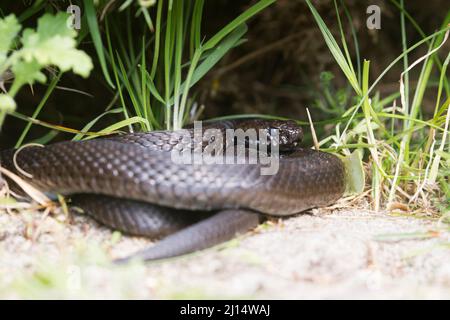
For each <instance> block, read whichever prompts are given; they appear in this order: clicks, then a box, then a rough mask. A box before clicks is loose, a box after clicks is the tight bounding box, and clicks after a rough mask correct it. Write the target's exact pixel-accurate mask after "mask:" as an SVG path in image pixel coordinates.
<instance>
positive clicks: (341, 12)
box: [0, 0, 450, 213]
mask: <svg viewBox="0 0 450 320" xmlns="http://www.w3.org/2000/svg"><path fill="white" fill-rule="evenodd" d="M305 1H306V3H307V5H308V7H309V8H310V10H311V13H312V16H313V17H314V19H315V21H316V22H317V25H318V27H319V28H320V31H321V32H322V35H323V37H324V41H325V43H326V44H327V46H328V48H329V50H330V53H331V55H332V56H333V57H334V59H335V61H336V63H337V64H338V65H339V67H340V69H341V70H342V73H343V75H344V76H345V78H346V80H347V86H346V87H342V88H339V89H336V88H335V86H336V85H335V84H334V81H333V77H334V76H333V75H332V74H331V73H328V72H324V73H323V74H322V77H321V89H322V91H321V92H319V93H315V95H316V97H317V98H316V99H315V100H314V103H313V105H314V106H315V107H317V108H319V109H320V110H321V111H322V112H323V113H324V114H325V115H327V116H329V118H330V119H327V120H326V121H319V122H316V123H314V126H315V128H316V129H317V130H318V132H320V133H322V132H324V131H323V130H322V128H323V127H324V126H325V125H326V124H330V123H331V124H334V125H335V132H334V133H333V134H331V135H330V134H328V135H326V136H321V138H322V140H321V141H320V142H319V144H320V145H321V147H322V148H323V149H324V150H327V151H330V152H337V153H340V154H342V155H350V154H351V153H352V151H354V150H357V151H358V152H359V154H360V155H361V157H362V159H364V162H365V163H366V168H367V169H368V176H369V181H368V182H369V184H370V185H368V186H367V187H368V188H367V190H368V195H369V199H370V201H371V204H372V208H373V209H375V210H379V209H384V208H387V209H396V210H397V209H399V208H402V209H405V204H406V205H407V206H408V207H407V209H406V210H408V211H416V210H417V212H419V211H420V212H431V213H435V212H441V213H443V212H448V210H449V209H450V203H449V199H450V185H449V179H448V177H449V171H450V153H449V145H450V142H449V140H450V139H448V133H449V118H450V112H449V108H448V106H449V104H450V98H449V97H450V86H449V83H448V77H447V76H446V72H447V67H448V64H449V62H450V54H447V55H446V56H444V57H443V58H442V50H441V47H442V46H443V45H444V43H445V42H446V41H447V37H448V32H449V27H448V24H449V22H450V12H449V13H448V14H447V16H446V18H445V20H444V21H443V22H442V28H441V29H440V30H438V31H436V32H434V33H433V34H430V35H425V34H424V32H423V31H422V30H421V28H420V26H419V25H418V23H417V22H416V21H415V20H414V18H413V17H412V16H411V15H410V14H409V13H408V12H407V11H406V9H405V7H404V3H403V0H399V1H397V0H391V3H392V4H393V5H394V7H396V8H397V9H398V11H399V12H400V15H401V21H400V28H399V30H400V33H401V34H400V38H401V45H402V47H403V52H402V53H401V54H400V55H399V56H398V57H397V58H396V59H395V60H394V61H392V63H391V64H389V65H388V66H387V67H386V68H385V69H384V70H383V72H382V73H381V74H379V75H371V70H370V65H371V63H370V61H366V60H364V61H361V58H360V55H361V54H360V52H359V45H358V36H357V34H356V31H355V29H354V28H353V21H352V17H351V15H350V13H349V11H348V10H347V8H346V7H345V2H344V1H336V0H335V1H334V4H335V8H336V14H337V15H336V22H337V24H338V26H339V29H338V30H339V31H340V34H339V36H340V39H339V40H340V43H339V40H336V38H335V36H333V32H332V31H331V30H330V29H329V27H328V26H327V24H326V23H325V22H324V20H323V18H322V17H321V16H320V14H319V13H318V11H317V10H316V9H315V7H314V5H313V4H312V2H311V1H309V0H305ZM274 2H275V0H259V1H254V2H253V5H251V6H249V7H248V9H247V10H245V11H244V12H243V13H241V14H239V15H237V16H236V17H235V18H234V19H233V20H231V21H229V22H228V23H227V24H225V25H224V26H223V27H222V28H220V29H219V30H218V31H215V32H212V33H211V32H209V33H208V34H210V35H208V36H206V34H207V33H206V32H204V31H203V29H202V27H203V28H204V26H205V23H206V22H205V21H203V20H204V19H203V17H204V15H205V11H204V7H205V1H204V0H192V1H178V0H169V1H132V0H126V1H123V2H122V3H121V4H120V6H117V3H115V4H116V6H115V7H114V1H107V0H99V1H94V2H93V1H89V0H84V1H83V11H84V14H83V17H82V25H83V26H84V27H83V28H82V29H81V30H80V32H78V33H77V32H75V30H73V29H71V28H67V27H65V25H66V24H67V23H68V18H69V16H68V15H67V14H65V13H61V12H59V13H56V11H58V10H54V8H52V7H51V6H50V5H49V3H48V2H47V1H43V0H37V1H35V2H34V3H33V5H31V6H30V7H29V8H28V9H26V10H25V11H24V12H21V13H20V14H18V15H17V17H16V16H15V15H13V14H3V15H2V18H1V20H0V75H1V79H0V80H1V82H0V84H2V86H4V82H7V81H6V80H9V82H11V84H8V85H7V86H6V87H7V88H8V89H7V90H6V92H4V93H2V94H0V125H1V123H3V121H4V118H5V115H6V114H9V115H11V116H13V117H16V118H19V119H22V120H25V121H27V126H26V127H25V128H24V130H23V132H22V134H21V135H20V136H19V137H18V139H17V142H16V147H20V146H21V145H23V144H24V143H26V142H28V139H27V134H28V132H29V130H30V127H31V126H32V125H36V124H37V125H40V126H45V127H47V128H49V129H50V130H51V132H55V131H64V132H68V133H72V134H73V139H75V140H78V139H88V138H91V137H94V136H97V135H101V134H108V133H111V132H114V131H117V130H142V131H146V130H154V129H169V130H171V129H179V128H181V127H182V126H183V125H184V124H186V123H188V122H190V121H192V120H194V119H197V118H198V117H200V116H201V113H202V108H201V107H199V105H198V103H197V94H198V91H196V90H193V87H194V86H195V85H196V84H197V83H198V82H199V81H200V80H201V79H202V78H203V77H204V76H205V75H206V74H207V73H208V72H209V71H210V70H211V69H212V68H213V67H214V66H216V65H217V64H218V63H219V62H220V61H221V59H222V58H223V57H224V56H225V55H226V54H227V53H229V52H230V50H232V49H233V48H235V47H237V46H240V45H241V44H242V43H244V42H245V41H246V40H245V39H244V36H245V34H246V32H247V25H246V22H247V21H248V20H249V19H250V18H252V17H255V16H256V15H258V14H259V13H260V12H261V11H263V10H265V9H267V7H269V6H270V5H271V4H273V3H274ZM44 10H46V11H47V12H46V13H43V12H44ZM48 11H50V12H48ZM52 11H53V12H52ZM59 11H61V10H59ZM36 15H41V17H40V18H39V20H38V23H37V27H36V28H35V29H33V28H27V29H25V30H24V31H23V32H20V31H21V29H22V27H21V24H29V23H28V22H29V20H30V19H31V17H36ZM343 18H344V19H343ZM136 20H137V21H139V27H140V28H139V32H136V30H135V29H136V28H135V27H136V26H135V24H134V23H133V21H134V22H135V21H136ZM346 24H349V25H350V26H351V30H352V33H353V34H352V40H353V41H352V44H348V43H347V42H346V36H345V33H344V26H345V25H346ZM407 24H411V25H412V26H413V27H414V28H415V30H416V31H417V33H418V34H420V35H421V37H422V40H421V41H419V42H417V43H415V44H413V45H408V44H407V31H406V30H407V28H406V25H407ZM85 42H90V43H92V44H93V47H94V48H95V54H94V52H91V53H90V57H89V56H88V55H87V54H86V53H85V52H83V51H82V50H80V49H77V48H76V47H77V45H80V44H82V43H85ZM424 46H425V47H427V48H428V53H427V54H425V55H423V56H422V57H421V58H420V59H418V60H416V61H413V62H411V61H409V55H410V54H411V53H412V52H414V51H415V50H417V49H418V48H421V47H424ZM92 61H94V63H95V65H97V66H99V70H101V74H102V81H103V82H104V84H105V86H106V88H107V90H109V91H110V93H111V99H110V101H109V103H107V104H106V105H105V106H104V112H103V113H102V114H100V115H98V116H97V117H95V118H94V119H89V121H86V122H85V124H84V127H83V128H80V129H73V128H68V127H64V126H57V125H55V124H50V123H46V122H43V121H40V120H38V119H37V118H38V117H39V114H41V112H42V111H43V110H45V106H46V102H47V100H48V98H49V97H50V96H51V95H52V93H53V91H54V90H55V88H56V87H57V85H58V83H59V81H60V79H61V74H62V73H63V72H66V71H72V72H73V73H75V74H79V75H82V76H83V77H87V76H88V75H89V73H90V71H91V69H92V67H93V62H92ZM401 63H403V72H401V74H399V75H398V78H399V80H400V86H399V89H398V91H397V92H394V93H391V94H389V95H387V96H383V95H382V94H381V93H380V92H378V91H376V90H377V85H379V84H380V83H382V81H383V79H384V76H385V75H386V73H387V72H388V71H389V70H391V69H392V68H393V67H394V66H398V65H399V64H401ZM55 67H56V68H57V70H58V71H57V72H55V71H54V69H53V68H55ZM419 68H420V72H419V75H418V79H417V81H415V82H414V83H413V82H412V80H411V77H410V72H412V71H415V70H417V69H419ZM46 70H47V71H46ZM49 71H52V72H49ZM375 76H376V78H375V80H374V81H371V79H372V78H374V77H375ZM48 78H50V79H48ZM11 79H12V80H11ZM47 80H49V81H47ZM36 81H37V82H41V83H44V82H47V84H48V87H47V91H46V93H45V95H44V96H43V97H42V99H41V101H40V103H39V104H38V105H37V106H36V108H35V110H34V112H33V114H32V115H31V116H27V115H24V114H22V113H20V106H19V108H18V110H16V102H15V96H16V94H17V92H18V91H19V90H20V88H22V87H23V86H24V85H27V84H29V85H32V84H33V83H34V82H36ZM75 89H76V88H75ZM430 93H431V94H434V96H435V105H434V112H433V115H432V117H427V116H426V115H425V114H424V113H423V112H422V106H423V103H424V100H423V99H424V95H425V94H430ZM112 116H114V117H115V118H112V119H117V117H118V116H119V117H120V118H119V119H118V120H117V121H115V122H114V123H112V124H108V125H107V126H105V127H103V128H98V124H99V123H100V122H101V120H103V119H105V118H108V117H112ZM241 116H249V115H246V114H243V115H235V116H229V117H241ZM264 116H265V117H269V118H270V117H278V116H279V115H264ZM296 120H298V119H296ZM299 123H305V122H304V121H299ZM94 128H96V129H95V130H93V129H94ZM54 136H55V135H51V136H46V137H43V138H42V139H41V140H39V141H49V140H51V139H52V138H54ZM400 203H401V204H402V205H399V204H400Z"/></svg>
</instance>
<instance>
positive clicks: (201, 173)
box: [0, 119, 345, 262]
mask: <svg viewBox="0 0 450 320" xmlns="http://www.w3.org/2000/svg"><path fill="white" fill-rule="evenodd" d="M208 128H209V129H210V128H213V129H216V130H219V131H220V132H222V133H224V132H225V131H226V130H227V129H242V130H247V129H249V128H255V129H262V131H260V132H263V133H264V132H267V133H268V136H269V135H270V132H271V131H270V130H269V128H270V129H271V130H272V129H278V131H279V139H278V140H277V141H276V143H277V146H279V149H280V156H279V158H277V160H278V162H279V165H278V166H279V168H278V171H277V172H276V174H273V175H262V174H261V167H262V166H263V165H262V164H261V163H258V162H257V163H249V162H250V161H243V163H240V162H239V161H237V163H224V164H216V163H200V164H199V163H195V162H194V163H190V164H185V163H176V162H174V161H171V157H170V152H171V151H172V150H173V149H176V148H179V147H180V146H182V147H186V145H188V147H189V148H191V149H192V150H194V149H195V148H196V146H197V145H199V146H200V147H199V148H200V149H204V148H205V145H206V143H207V142H210V137H208V136H206V138H205V135H204V136H203V137H202V138H201V139H202V140H201V141H200V144H195V141H196V140H195V139H194V144H193V143H192V141H187V140H186V139H185V138H186V135H185V134H186V132H188V134H189V135H191V136H193V134H194V133H193V132H194V130H193V129H192V128H189V129H187V131H183V134H184V135H183V134H181V131H180V132H178V131H153V132H148V133H129V134H125V135H117V136H107V137H103V138H97V139H91V140H83V141H64V142H58V143H54V144H49V145H47V146H44V147H36V146H29V147H26V148H23V149H21V150H20V151H19V152H16V150H11V149H10V150H4V151H1V152H0V161H1V162H0V164H1V165H2V167H4V168H6V169H8V170H10V171H12V172H14V173H16V174H18V175H21V176H22V178H24V179H26V180H27V181H28V182H30V183H31V184H32V185H33V186H35V187H37V188H39V189H40V190H42V191H44V192H57V193H59V194H63V195H67V196H70V198H71V203H72V205H73V206H76V207H79V208H81V209H82V210H83V211H85V212H86V213H88V214H89V215H90V216H92V217H93V218H94V219H96V220H97V221H99V222H101V223H103V224H105V225H107V226H109V227H112V228H114V229H118V230H121V231H123V232H125V233H129V234H132V235H139V236H147V237H153V238H155V237H157V238H161V237H162V240H160V241H158V242H157V243H156V244H155V245H153V246H151V247H149V248H146V249H144V250H142V251H140V252H138V253H136V254H135V255H133V256H132V257H134V258H136V257H137V258H139V259H142V260H155V259H162V258H168V257H173V256H177V255H181V254H185V253H189V252H193V251H196V250H200V249H204V248H207V247H211V246H213V245H215V244H218V243H221V242H224V241H227V240H229V239H231V238H233V237H234V236H235V235H236V234H239V233H244V232H246V231H248V230H250V229H251V228H253V227H255V226H257V225H258V224H259V223H260V222H261V221H263V220H264V217H265V216H266V215H270V216H288V215H292V214H296V213H299V212H302V211H304V210H307V209H310V208H313V207H320V206H326V205H329V204H331V203H333V202H334V201H336V200H337V199H339V198H340V197H341V196H342V194H343V192H344V189H345V169H344V165H343V163H342V161H341V160H340V159H339V158H338V157H336V156H334V155H332V154H329V153H325V152H320V151H314V150H311V149H302V148H300V147H298V146H297V142H299V140H300V139H301V138H302V131H301V128H300V127H298V126H297V124H296V123H295V122H293V121H278V120H255V119H251V120H232V121H218V122H212V123H210V124H208V125H206V126H205V127H204V128H203V130H206V129H208ZM203 132H204V131H203ZM270 138H271V137H270V136H269V139H268V141H269V142H268V144H269V152H270V147H273V145H270V144H271V143H272V144H273V143H274V140H270ZM197 142H198V141H197ZM247 143H248V144H247V145H246V147H249V145H250V143H255V144H258V143H259V141H247ZM15 152H16V154H15ZM14 154H15V162H14V161H13V157H14ZM238 157H243V158H244V160H249V159H248V158H249V153H248V152H245V153H244V155H242V154H241V155H235V159H236V158H238ZM17 167H19V168H20V169H21V170H18V168H17ZM23 172H26V173H27V174H28V175H31V178H29V177H26V176H24V175H23V174H22V173H23ZM10 183H11V184H12V185H13V184H14V183H13V182H12V181H11V182H10ZM128 259H129V258H124V259H122V260H118V262H124V261H128Z"/></svg>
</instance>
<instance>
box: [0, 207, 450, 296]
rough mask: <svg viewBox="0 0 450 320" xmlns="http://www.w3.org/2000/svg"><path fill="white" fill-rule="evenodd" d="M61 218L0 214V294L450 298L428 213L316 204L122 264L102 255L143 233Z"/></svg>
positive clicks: (440, 238)
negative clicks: (223, 237)
mask: <svg viewBox="0 0 450 320" xmlns="http://www.w3.org/2000/svg"><path fill="white" fill-rule="evenodd" d="M61 220H62V219H61V216H57V217H52V216H50V217H47V218H45V219H43V218H42V214H41V213H20V214H7V213H6V212H1V211H0V297H1V298H163V299H166V298H193V299H197V298H198V299H203V298H221V299H227V298H249V299H258V298H267V299H271V298H281V299H316V298H325V299H335V298H337V299H346V298H356V299H364V298H388V299H389V298H419V299H422V298H442V299H448V298H450V233H449V232H448V225H447V226H441V225H440V223H439V222H438V221H436V220H432V219H429V220H428V219H418V218H411V217H395V216H389V215H386V214H380V213H378V214H377V213H373V212H370V211H364V210H353V211H348V210H346V211H343V210H336V211H333V212H330V211H329V210H313V212H312V213H309V214H302V215H299V216H296V217H292V218H289V219H284V220H282V221H279V222H271V223H266V224H265V225H263V226H261V227H259V228H258V229H257V230H255V231H254V232H251V233H249V234H246V235H244V236H243V237H241V238H239V239H237V240H234V241H230V242H229V243H227V244H225V245H222V246H219V247H216V248H212V249H210V250H206V251H203V252H200V253H196V254H192V255H189V256H185V257H182V258H176V259H170V260H166V261H163V262H157V263H151V264H147V265H145V266H144V265H142V264H138V263H135V264H132V265H129V266H125V267H117V266H112V265H111V264H110V262H109V261H110V259H111V258H112V257H118V256H123V255H126V254H127V253H131V252H133V251H134V250H136V249H140V248H142V247H144V246H146V245H148V244H149V243H150V242H149V241H148V240H145V239H137V238H131V237H123V236H121V235H120V234H119V233H117V232H112V231H110V230H108V229H106V228H104V227H101V226H99V225H98V224H97V223H95V222H93V221H92V220H91V219H89V218H87V217H83V216H75V217H73V218H71V219H66V220H65V221H61ZM63 220H64V219H63ZM444 227H445V228H446V229H447V232H445V231H439V230H443V228H444Z"/></svg>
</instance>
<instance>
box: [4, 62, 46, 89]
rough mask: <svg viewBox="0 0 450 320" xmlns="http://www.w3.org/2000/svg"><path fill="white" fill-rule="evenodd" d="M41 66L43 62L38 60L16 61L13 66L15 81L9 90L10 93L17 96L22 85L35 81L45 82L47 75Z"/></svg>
mask: <svg viewBox="0 0 450 320" xmlns="http://www.w3.org/2000/svg"><path fill="white" fill-rule="evenodd" d="M41 68H42V66H41V64H39V63H38V62H37V61H36V60H31V61H29V62H18V63H15V64H14V65H13V66H12V71H13V73H14V82H13V85H12V86H11V89H10V92H9V93H10V95H11V96H15V94H16V93H17V91H18V90H19V89H20V87H21V86H23V85H25V84H27V83H28V84H32V83H34V82H35V81H38V82H42V83H43V82H45V81H46V77H45V75H44V74H43V73H42V72H41Z"/></svg>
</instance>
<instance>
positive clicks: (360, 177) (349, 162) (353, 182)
mask: <svg viewBox="0 0 450 320" xmlns="http://www.w3.org/2000/svg"><path fill="white" fill-rule="evenodd" d="M342 162H343V163H344V165H345V172H346V182H347V183H346V192H345V193H346V194H348V195H352V194H360V193H361V192H363V191H364V185H365V174H364V168H363V165H362V161H361V153H360V151H359V150H355V151H353V152H352V154H351V155H349V156H347V157H345V158H343V159H342Z"/></svg>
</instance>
